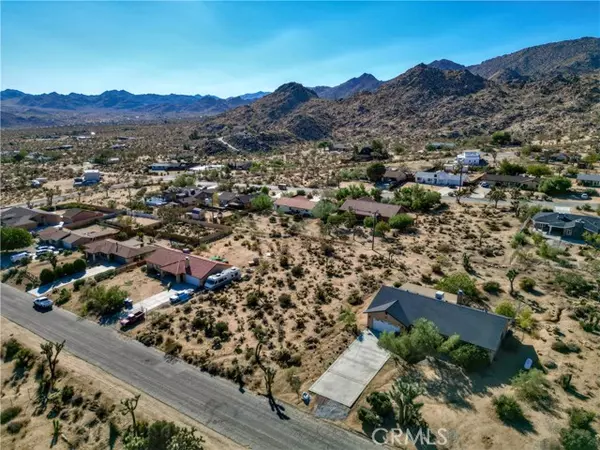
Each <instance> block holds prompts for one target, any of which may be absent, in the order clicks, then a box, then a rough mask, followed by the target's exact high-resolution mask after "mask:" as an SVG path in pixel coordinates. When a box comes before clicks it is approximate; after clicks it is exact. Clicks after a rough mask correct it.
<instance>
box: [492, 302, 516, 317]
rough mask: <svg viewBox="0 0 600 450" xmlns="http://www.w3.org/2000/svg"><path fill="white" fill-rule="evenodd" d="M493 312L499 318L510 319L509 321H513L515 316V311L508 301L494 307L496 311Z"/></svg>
mask: <svg viewBox="0 0 600 450" xmlns="http://www.w3.org/2000/svg"><path fill="white" fill-rule="evenodd" d="M494 311H495V312H496V314H500V315H501V316H505V317H510V318H511V319H514V318H515V316H516V315H517V310H516V309H515V307H514V305H513V304H512V302H510V301H508V300H505V301H503V302H502V303H500V304H499V305H498V306H496V309H495V310H494Z"/></svg>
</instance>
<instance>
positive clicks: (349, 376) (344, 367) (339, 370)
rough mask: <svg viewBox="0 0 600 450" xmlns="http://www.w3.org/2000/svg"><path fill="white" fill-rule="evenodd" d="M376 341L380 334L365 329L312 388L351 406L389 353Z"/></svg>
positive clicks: (313, 390) (323, 395)
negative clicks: (376, 334)
mask: <svg viewBox="0 0 600 450" xmlns="http://www.w3.org/2000/svg"><path fill="white" fill-rule="evenodd" d="M377 341H378V339H377V336H375V335H374V334H373V333H372V332H371V331H370V330H365V331H363V332H362V335H361V336H359V337H358V338H357V339H356V340H355V341H354V342H353V343H352V344H350V346H349V347H348V348H347V349H346V350H345V351H344V353H342V354H341V355H340V357H339V358H338V359H336V360H335V362H334V363H333V364H332V365H331V366H330V367H329V369H327V371H326V372H325V373H324V374H323V375H321V376H320V377H319V379H318V380H317V381H316V382H315V384H313V385H312V386H311V387H310V391H311V392H314V393H315V394H319V395H320V396H322V397H325V398H328V399H331V400H334V401H336V402H338V403H341V404H342V405H344V406H347V407H348V408H351V407H352V405H353V404H354V402H355V401H356V400H357V399H358V397H360V394H362V392H363V391H364V390H365V388H366V387H367V385H368V384H369V383H370V382H371V380H372V379H373V378H374V377H375V375H377V372H379V370H381V368H382V367H383V365H384V364H385V363H386V361H387V360H388V359H389V357H390V354H389V353H388V352H387V351H386V350H384V349H382V348H380V347H379V346H378V345H377Z"/></svg>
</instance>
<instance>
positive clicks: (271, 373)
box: [254, 339, 277, 399]
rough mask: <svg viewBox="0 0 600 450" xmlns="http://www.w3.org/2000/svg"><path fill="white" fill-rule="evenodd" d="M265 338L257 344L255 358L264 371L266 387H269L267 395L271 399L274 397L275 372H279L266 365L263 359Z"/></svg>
mask: <svg viewBox="0 0 600 450" xmlns="http://www.w3.org/2000/svg"><path fill="white" fill-rule="evenodd" d="M262 341H263V339H259V341H258V344H256V349H255V350H254V359H255V360H256V364H258V367H260V368H261V370H262V371H263V376H264V379H265V388H266V389H267V397H269V399H273V380H275V374H276V373H277V369H274V368H273V367H269V366H266V365H265V364H264V363H263V362H262V359H261V356H260V352H261V351H262V346H263V342H262Z"/></svg>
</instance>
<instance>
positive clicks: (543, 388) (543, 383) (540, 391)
mask: <svg viewBox="0 0 600 450" xmlns="http://www.w3.org/2000/svg"><path fill="white" fill-rule="evenodd" d="M511 381H512V385H513V387H514V388H515V391H516V393H517V396H518V397H520V398H522V399H524V400H527V401H530V402H540V401H543V400H546V399H548V398H549V394H548V386H549V384H548V380H547V379H546V376H545V375H544V373H543V372H542V371H541V370H539V369H531V370H529V371H523V372H521V373H519V374H518V375H516V376H515V377H513V378H512V380H511Z"/></svg>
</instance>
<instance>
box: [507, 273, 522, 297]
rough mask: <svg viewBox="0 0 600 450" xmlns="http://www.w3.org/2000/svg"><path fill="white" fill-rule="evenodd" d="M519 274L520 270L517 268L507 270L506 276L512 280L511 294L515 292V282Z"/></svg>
mask: <svg viewBox="0 0 600 450" xmlns="http://www.w3.org/2000/svg"><path fill="white" fill-rule="evenodd" d="M517 275H519V272H517V271H516V270H515V269H510V270H509V271H508V272H506V278H508V281H509V282H510V295H513V294H514V293H515V290H514V287H513V284H514V282H515V278H517Z"/></svg>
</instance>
